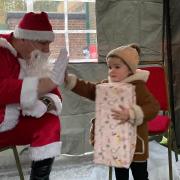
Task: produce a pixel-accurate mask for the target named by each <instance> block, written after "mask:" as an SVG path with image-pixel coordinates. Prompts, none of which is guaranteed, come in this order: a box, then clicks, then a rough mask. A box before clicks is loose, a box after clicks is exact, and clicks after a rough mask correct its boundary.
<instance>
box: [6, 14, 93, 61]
mask: <svg viewBox="0 0 180 180" xmlns="http://www.w3.org/2000/svg"><path fill="white" fill-rule="evenodd" d="M23 15H24V13H8V14H7V25H8V29H10V30H14V28H15V26H16V25H17V24H18V22H19V21H20V19H21V18H22V17H23ZM48 15H49V19H50V22H51V24H52V26H53V30H63V29H64V15H63V14H56V13H49V14H48ZM86 23H87V21H86V15H85V14H69V16H68V29H69V30H85V29H87V24H86ZM93 26H94V24H93ZM68 36H69V48H70V59H82V58H84V55H83V49H84V48H86V47H87V46H88V43H89V44H91V43H93V44H94V43H96V35H95V34H90V35H88V34H82V33H79V34H78V33H77V34H72V33H71V34H68ZM64 46H65V37H64V34H56V35H55V41H54V42H53V43H52V44H51V45H50V50H51V58H56V57H57V55H58V53H59V51H60V49H61V48H62V47H64Z"/></svg>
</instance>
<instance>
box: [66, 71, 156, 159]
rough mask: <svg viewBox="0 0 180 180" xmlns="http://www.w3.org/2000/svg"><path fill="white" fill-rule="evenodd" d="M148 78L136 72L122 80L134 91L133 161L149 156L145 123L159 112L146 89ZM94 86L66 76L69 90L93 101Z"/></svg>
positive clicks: (144, 72)
mask: <svg viewBox="0 0 180 180" xmlns="http://www.w3.org/2000/svg"><path fill="white" fill-rule="evenodd" d="M148 77H149V72H148V71H145V70H137V72H136V73H135V74H134V75H132V76H129V77H128V78H126V79H125V80H123V82H128V83H131V84H133V85H134V86H135V91H136V107H134V112H135V117H136V121H137V124H140V125H139V126H138V127H137V144H136V151H135V155H134V159H133V160H134V161H145V160H147V158H148V154H149V152H148V129H147V121H148V120H151V119H153V118H154V117H155V116H156V115H157V114H158V112H159V103H158V102H157V100H156V99H155V98H154V97H153V96H152V94H151V93H150V92H149V90H148V89H147V87H146V81H147V79H148ZM104 82H108V80H105V81H102V82H101V83H104ZM98 84H99V83H98ZM96 85H97V83H92V82H88V81H84V80H80V79H78V78H77V77H76V76H75V75H69V76H68V85H67V86H68V87H69V89H71V90H72V91H73V92H75V93H76V94H79V95H80V96H83V97H86V98H88V99H91V100H93V101H94V100H95V96H96V94H95V93H96ZM141 119H142V121H141ZM139 122H141V123H139Z"/></svg>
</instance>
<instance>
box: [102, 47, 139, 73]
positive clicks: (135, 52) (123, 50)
mask: <svg viewBox="0 0 180 180" xmlns="http://www.w3.org/2000/svg"><path fill="white" fill-rule="evenodd" d="M139 54H140V48H139V47H138V46H137V45H136V44H129V45H126V46H120V47H118V48H116V49H113V50H111V51H110V52H109V53H108V54H107V56H106V61H107V62H109V59H108V58H109V57H113V56H116V57H119V58H120V59H121V60H122V61H124V63H125V64H126V65H127V66H128V67H129V68H130V70H131V71H132V72H133V73H135V72H136V69H137V66H138V63H139Z"/></svg>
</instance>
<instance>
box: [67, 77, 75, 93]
mask: <svg viewBox="0 0 180 180" xmlns="http://www.w3.org/2000/svg"><path fill="white" fill-rule="evenodd" d="M76 83H77V76H76V75H75V74H68V80H67V83H66V88H67V89H70V90H71V89H73V88H74V87H75V86H76Z"/></svg>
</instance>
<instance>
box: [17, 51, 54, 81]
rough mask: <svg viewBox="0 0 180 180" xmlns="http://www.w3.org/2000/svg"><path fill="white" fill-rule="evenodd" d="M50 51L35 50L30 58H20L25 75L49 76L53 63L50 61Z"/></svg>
mask: <svg viewBox="0 0 180 180" xmlns="http://www.w3.org/2000/svg"><path fill="white" fill-rule="evenodd" d="M48 57H49V53H43V52H41V51H39V50H34V51H33V52H32V53H31V58H30V59H29V60H23V59H20V60H19V62H20V65H21V68H22V69H23V74H24V77H32V76H36V77H39V78H41V77H49V75H50V72H51V69H52V65H51V64H50V63H49V61H48Z"/></svg>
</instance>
